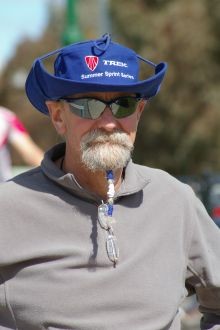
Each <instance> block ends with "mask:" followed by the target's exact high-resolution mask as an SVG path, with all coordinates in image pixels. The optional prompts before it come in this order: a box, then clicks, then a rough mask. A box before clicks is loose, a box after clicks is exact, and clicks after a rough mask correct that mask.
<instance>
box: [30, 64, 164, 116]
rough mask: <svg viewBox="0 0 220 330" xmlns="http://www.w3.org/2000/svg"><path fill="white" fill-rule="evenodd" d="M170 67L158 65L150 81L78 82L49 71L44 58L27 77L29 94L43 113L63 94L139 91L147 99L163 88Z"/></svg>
mask: <svg viewBox="0 0 220 330" xmlns="http://www.w3.org/2000/svg"><path fill="white" fill-rule="evenodd" d="M166 70H167V63H165V62H161V63H159V64H158V65H156V66H155V74H154V75H153V76H151V77H149V78H148V79H146V80H141V81H138V82H135V83H129V84H124V85H118V84H117V85H115V84H114V85H113V84H103V83H102V84H98V83H94V82H88V81H74V80H69V79H64V78H60V77H57V76H54V75H52V74H50V73H49V72H48V71H46V70H45V68H44V66H43V64H42V61H41V59H37V60H36V61H35V63H34V65H33V67H32V69H31V71H30V73H29V75H28V77H27V80H26V84H25V89H26V94H27V96H28V98H29V100H30V102H31V103H32V105H33V106H34V107H35V108H37V109H38V110H39V111H40V112H42V113H44V114H46V115H48V108H47V106H46V103H45V102H46V101H47V100H59V99H60V98H62V97H65V96H69V95H73V94H79V93H89V92H128V93H135V94H139V95H140V96H142V97H146V98H147V99H149V98H152V97H153V96H155V95H156V94H157V92H158V91H159V88H160V85H161V83H162V80H163V78H164V75H165V73H166Z"/></svg>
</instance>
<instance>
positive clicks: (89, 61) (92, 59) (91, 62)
mask: <svg viewBox="0 0 220 330" xmlns="http://www.w3.org/2000/svg"><path fill="white" fill-rule="evenodd" d="M85 61H86V65H87V66H88V68H89V70H91V71H94V70H95V68H96V67H97V65H98V63H99V58H98V57H97V56H93V55H88V56H85Z"/></svg>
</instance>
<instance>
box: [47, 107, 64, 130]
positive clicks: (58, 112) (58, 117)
mask: <svg viewBox="0 0 220 330" xmlns="http://www.w3.org/2000/svg"><path fill="white" fill-rule="evenodd" d="M46 105H47V108H48V111H49V114H50V119H51V121H52V123H53V125H54V127H55V129H56V131H57V133H58V134H59V135H62V136H63V135H64V134H65V132H66V123H65V116H64V106H63V104H62V103H61V102H59V101H46Z"/></svg>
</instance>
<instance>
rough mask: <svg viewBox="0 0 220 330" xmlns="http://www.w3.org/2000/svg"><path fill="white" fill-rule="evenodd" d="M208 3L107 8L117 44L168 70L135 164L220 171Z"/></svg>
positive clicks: (124, 1)
mask: <svg viewBox="0 0 220 330" xmlns="http://www.w3.org/2000/svg"><path fill="white" fill-rule="evenodd" d="M207 2H208V0H207V1H203V0H194V1H190V0H179V1H178V0H164V1H162V0H160V1H159V0H157V1H151V0H145V1H144V0H137V1H132V0H121V1H112V2H111V4H112V6H111V11H112V19H113V27H114V32H113V33H114V34H116V35H117V36H118V39H119V40H121V41H122V42H124V43H125V44H127V45H128V46H130V47H132V48H134V49H135V50H136V51H137V52H138V53H140V54H141V55H142V56H145V57H147V58H148V59H150V60H154V61H155V62H159V61H161V60H164V61H166V62H168V64H169V69H168V73H167V76H166V79H165V82H164V84H163V86H162V88H161V92H160V94H159V96H157V98H155V99H153V100H152V101H150V102H149V105H148V106H147V109H146V111H145V113H144V116H143V118H142V120H141V123H140V130H139V134H138V137H137V143H136V153H135V160H136V161H138V162H141V163H142V164H146V165H149V166H156V167H161V168H164V169H166V170H168V171H169V172H171V173H173V174H180V173H182V174H184V173H199V172H202V171H204V170H206V169H211V170H216V171H217V170H219V169H220V159H219V157H218V154H219V150H220V145H219V144H220V143H219V141H220V138H219V135H220V112H219V106H218V104H219V79H217V77H216V74H215V72H217V71H218V70H219V63H217V62H216V61H214V59H213V54H214V52H215V51H216V49H217V47H219V46H217V45H218V42H217V36H215V35H213V33H212V24H213V21H212V20H213V18H212V16H211V15H210V10H211V9H210V10H208V8H207ZM147 74H148V72H147V71H146V72H144V74H143V75H142V78H143V77H146V76H147Z"/></svg>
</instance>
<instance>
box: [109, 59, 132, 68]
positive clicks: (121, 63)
mask: <svg viewBox="0 0 220 330" xmlns="http://www.w3.org/2000/svg"><path fill="white" fill-rule="evenodd" d="M103 64H104V65H110V66H111V65H112V66H121V67H123V68H127V67H128V65H127V63H124V62H118V61H112V60H103Z"/></svg>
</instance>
